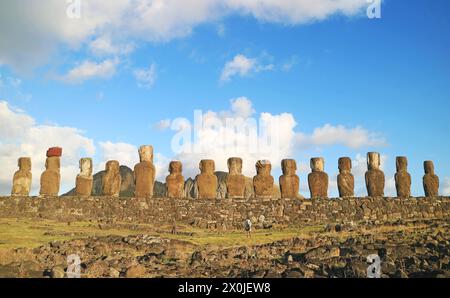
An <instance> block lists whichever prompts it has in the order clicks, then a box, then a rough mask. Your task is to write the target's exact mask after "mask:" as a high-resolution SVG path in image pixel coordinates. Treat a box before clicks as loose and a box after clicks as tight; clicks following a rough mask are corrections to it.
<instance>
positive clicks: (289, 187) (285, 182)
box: [280, 159, 300, 199]
mask: <svg viewBox="0 0 450 298" xmlns="http://www.w3.org/2000/svg"><path fill="white" fill-rule="evenodd" d="M281 169H282V170H283V175H282V176H281V177H280V189H281V198H283V199H284V198H291V199H292V198H298V197H299V189H300V178H299V177H298V176H297V175H296V171H297V163H296V161H295V160H293V159H283V160H282V161H281Z"/></svg>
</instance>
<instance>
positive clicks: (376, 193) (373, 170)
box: [366, 152, 385, 197]
mask: <svg viewBox="0 0 450 298" xmlns="http://www.w3.org/2000/svg"><path fill="white" fill-rule="evenodd" d="M367 165H368V171H367V172H366V187H367V193H368V195H369V197H384V187H385V176H384V173H383V171H381V170H380V165H381V160H380V154H379V153H376V152H369V153H368V154H367Z"/></svg>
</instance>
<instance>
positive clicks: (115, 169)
mask: <svg viewBox="0 0 450 298" xmlns="http://www.w3.org/2000/svg"><path fill="white" fill-rule="evenodd" d="M121 186H122V177H121V176H120V164H119V162H118V161H117V160H110V161H108V162H107V163H106V167H105V174H104V175H103V179H102V193H103V195H104V196H110V197H116V198H118V197H119V195H120V187H121Z"/></svg>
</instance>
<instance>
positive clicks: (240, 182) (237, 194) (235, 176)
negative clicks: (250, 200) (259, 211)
mask: <svg viewBox="0 0 450 298" xmlns="http://www.w3.org/2000/svg"><path fill="white" fill-rule="evenodd" d="M242 164H243V161H242V158H239V157H232V158H229V159H228V175H227V178H226V185H227V198H230V199H243V198H244V197H245V187H246V179H245V176H244V175H242Z"/></svg>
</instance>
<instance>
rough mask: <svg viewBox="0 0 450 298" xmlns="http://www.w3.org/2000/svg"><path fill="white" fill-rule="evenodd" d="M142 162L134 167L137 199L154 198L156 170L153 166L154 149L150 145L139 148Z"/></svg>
mask: <svg viewBox="0 0 450 298" xmlns="http://www.w3.org/2000/svg"><path fill="white" fill-rule="evenodd" d="M139 159H140V162H139V163H138V164H137V165H136V166H135V167H134V177H135V185H136V189H135V193H134V195H135V196H136V198H152V197H153V187H154V184H155V175H156V170H155V166H154V165H153V147H152V146H149V145H145V146H141V147H140V148H139Z"/></svg>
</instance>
